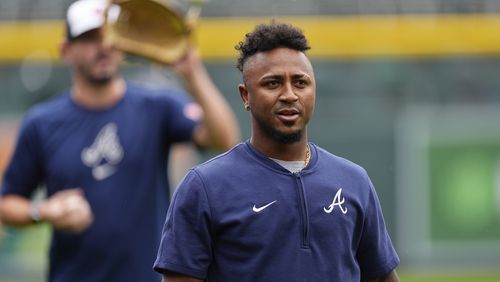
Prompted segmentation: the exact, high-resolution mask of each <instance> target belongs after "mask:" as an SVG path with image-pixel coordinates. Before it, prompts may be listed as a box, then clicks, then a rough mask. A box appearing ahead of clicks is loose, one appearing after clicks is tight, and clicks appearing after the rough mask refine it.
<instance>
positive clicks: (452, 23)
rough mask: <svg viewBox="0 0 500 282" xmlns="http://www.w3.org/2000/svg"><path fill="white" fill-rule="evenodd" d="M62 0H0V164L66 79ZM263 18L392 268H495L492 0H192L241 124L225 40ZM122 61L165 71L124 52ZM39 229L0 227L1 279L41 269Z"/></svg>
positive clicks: (27, 276) (441, 273)
mask: <svg viewBox="0 0 500 282" xmlns="http://www.w3.org/2000/svg"><path fill="white" fill-rule="evenodd" d="M70 2H71V1H67V0H43V1H42V0H37V1H35V0H1V1H0V175H1V171H2V168H3V167H4V166H5V162H6V161H7V159H8V158H9V152H10V149H11V147H12V142H13V141H14V138H15V134H16V129H17V126H18V123H19V120H20V119H21V118H22V116H23V114H24V113H25V112H26V111H27V110H28V109H29V108H30V107H31V106H32V105H33V104H34V103H37V102H40V101H43V100H46V99H48V98H50V97H51V96H54V95H56V94H57V93H58V92H59V91H61V90H63V89H65V88H66V87H68V86H69V85H70V74H69V73H68V70H67V69H66V68H65V67H64V66H63V65H62V63H61V61H60V59H59V57H58V44H59V43H60V41H61V39H62V38H63V34H64V32H63V26H64V24H63V18H64V12H65V10H66V7H67V6H68V4H69V3H70ZM184 4H185V2H184ZM273 18H274V19H277V20H278V21H283V22H289V23H293V24H295V25H297V26H299V27H301V28H302V29H303V30H304V31H305V33H306V36H308V38H309V40H310V43H311V45H312V49H311V50H310V52H309V55H310V58H311V59H312V61H313V64H314V67H315V74H316V79H317V88H318V89H317V91H318V92H317V93H318V97H317V106H316V112H315V116H314V117H313V121H312V122H311V124H310V127H309V135H310V139H311V141H312V142H314V143H316V144H318V145H320V146H322V147H324V148H326V149H328V150H329V151H331V152H333V153H335V154H337V155H340V156H343V157H346V158H348V159H351V160H353V161H355V162H357V163H358V164H360V165H362V166H363V167H365V168H366V170H367V171H368V173H369V174H370V176H371V178H372V180H373V182H374V184H375V187H376V188H377V191H378V193H379V197H380V200H381V203H382V207H383V210H384V214H385V218H386V223H387V226H388V229H389V232H390V234H391V237H392V239H393V241H394V242H395V244H396V247H397V250H398V253H399V254H400V257H401V260H402V263H401V266H400V268H399V269H398V272H399V273H400V276H401V280H402V281H445V282H446V281H470V282H481V281H500V0H303V1H299V0H297V1H290V0H273V1H268V0H252V1H249V0H210V1H209V2H206V3H204V4H203V6H202V13H201V17H200V19H199V21H198V24H197V29H196V32H195V35H194V42H195V44H196V45H197V46H199V49H200V51H201V54H202V55H203V58H204V59H205V62H206V64H207V67H208V69H209V71H210V74H211V75H212V77H213V79H214V81H215V83H216V84H217V85H218V86H219V88H220V89H221V90H222V92H223V93H224V94H225V96H226V98H227V99H228V100H229V102H230V103H231V105H232V106H233V108H234V110H235V112H236V114H237V117H238V120H239V122H240V125H241V127H242V132H243V136H244V138H248V137H249V134H250V132H249V121H248V113H247V112H246V111H244V109H243V106H242V103H241V101H240V98H239V94H238V91H237V88H236V85H237V84H238V83H239V82H240V78H239V73H238V71H237V70H236V68H235V66H234V65H235V58H236V56H237V54H236V51H235V50H234V45H236V43H237V42H238V41H239V40H241V39H242V38H243V36H244V34H245V33H246V32H248V31H250V30H251V29H252V28H253V26H254V25H255V24H256V23H263V22H269V21H270V20H271V19H273ZM123 73H124V75H125V76H126V77H128V78H130V79H132V80H140V81H142V82H147V83H171V82H172V80H171V78H172V74H171V73H170V72H169V71H168V70H166V69H162V68H159V67H157V66H149V65H147V64H146V63H144V62H143V61H140V60H139V61H138V60H136V59H135V58H131V59H129V60H128V62H127V63H126V64H125V67H124V69H123ZM207 157H208V156H207V155H200V156H199V157H198V160H197V161H202V160H204V159H206V158H207ZM181 159H182V156H181ZM176 164H178V163H175V164H174V166H175V165H176ZM182 173H183V171H182V170H181V171H179V172H177V174H178V175H174V177H173V178H172V181H173V182H175V181H176V180H177V179H178V178H179V177H180V176H181V175H182ZM49 236H50V234H49V230H48V228H47V226H44V225H41V226H36V227H29V228H25V229H13V228H7V227H3V229H1V230H0V281H2V282H27V281H42V280H43V277H44V275H45V268H46V264H47V260H46V251H47V242H48V240H49ZM110 243H111V242H110Z"/></svg>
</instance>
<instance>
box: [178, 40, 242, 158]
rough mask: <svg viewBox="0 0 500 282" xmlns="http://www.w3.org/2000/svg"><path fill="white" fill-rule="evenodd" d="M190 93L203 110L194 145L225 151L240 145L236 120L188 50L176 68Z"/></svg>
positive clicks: (201, 64) (197, 58)
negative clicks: (237, 144)
mask: <svg viewBox="0 0 500 282" xmlns="http://www.w3.org/2000/svg"><path fill="white" fill-rule="evenodd" d="M175 69H176V71H177V72H178V73H180V74H181V75H182V76H183V77H184V79H185V82H186V87H187V89H188V91H189V93H190V94H191V95H192V96H193V97H194V99H195V100H196V101H197V102H198V104H199V105H200V106H201V108H202V109H203V113H204V117H203V122H202V123H201V124H200V125H199V126H198V127H197V128H196V129H195V132H194V136H193V141H194V142H195V143H196V145H198V146H199V147H201V148H211V149H217V150H227V149H229V148H231V147H232V146H234V145H235V144H236V143H238V142H239V141H240V138H241V137H240V129H239V126H238V122H237V120H236V117H235V115H234V113H233V111H232V110H231V107H230V106H229V104H228V103H227V101H226V99H225V98H224V96H223V95H222V94H221V93H220V91H219V90H218V88H217V87H216V86H215V84H214V83H213V81H212V79H211V78H210V76H209V74H208V72H207V70H206V69H205V66H204V65H203V63H202V61H201V59H200V57H199V54H198V52H197V51H196V50H195V49H191V50H189V52H188V53H187V55H186V56H185V57H184V58H183V59H182V60H181V61H180V62H178V63H177V64H176V65H175Z"/></svg>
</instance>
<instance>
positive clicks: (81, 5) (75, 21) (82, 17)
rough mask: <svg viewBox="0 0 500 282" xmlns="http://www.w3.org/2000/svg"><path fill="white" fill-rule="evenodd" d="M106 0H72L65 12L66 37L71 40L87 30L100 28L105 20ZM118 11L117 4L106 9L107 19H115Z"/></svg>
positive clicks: (107, 2)
mask: <svg viewBox="0 0 500 282" xmlns="http://www.w3.org/2000/svg"><path fill="white" fill-rule="evenodd" d="M108 5H109V1H108V0H78V1H75V2H73V3H72V4H71V5H70V6H69V8H68V12H67V14H66V26H67V38H68V40H72V39H74V38H76V37H78V36H80V35H82V34H83V33H85V32H87V31H91V30H93V29H97V28H100V27H102V26H103V25H104V22H105V14H104V13H105V12H106V8H107V6H108ZM119 13H120V8H119V7H118V6H117V5H112V6H111V7H110V8H109V10H108V20H116V18H117V17H118V15H119Z"/></svg>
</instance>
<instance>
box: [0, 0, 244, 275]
mask: <svg viewBox="0 0 500 282" xmlns="http://www.w3.org/2000/svg"><path fill="white" fill-rule="evenodd" d="M107 2H108V1H106V0H80V1H76V2H74V3H73V4H72V5H71V6H70V7H69V9H68V12H67V19H66V23H67V40H66V42H64V43H63V44H62V47H61V54H62V58H63V60H64V62H65V63H66V64H67V65H68V66H69V68H70V70H71V73H72V79H73V86H72V88H71V89H69V90H67V91H66V92H64V93H63V94H62V95H60V96H58V97H56V98H54V99H52V100H50V101H47V102H44V103H42V104H40V105H37V106H35V107H34V108H33V109H31V110H30V111H29V113H27V115H26V117H25V119H24V121H23V123H22V126H21V128H20V133H19V137H18V140H17V144H16V148H15V151H14V153H13V157H12V160H11V162H10V164H9V166H8V168H7V171H6V174H5V177H4V179H3V187H2V189H1V190H2V197H1V199H0V216H1V220H2V221H3V223H5V224H8V225H14V226H24V225H29V224H33V223H36V222H47V223H48V224H50V225H51V226H52V227H53V234H52V240H51V245H50V261H49V262H50V266H49V271H48V279H47V280H48V281H53V282H56V281H64V282H67V281H72V282H77V281H87V282H88V281H96V282H97V281H107V282H109V281H137V282H139V281H140V282H149V281H160V280H161V276H160V275H158V274H157V273H155V272H154V271H153V270H152V268H151V265H152V263H153V262H154V259H155V255H156V250H157V247H158V244H159V240H160V232H161V227H162V224H163V220H164V217H165V212H166V210H167V208H168V204H169V187H168V180H167V175H166V173H167V160H168V155H169V149H170V147H171V145H172V144H174V143H177V142H185V141H192V142H193V143H194V144H196V145H197V146H198V147H200V148H213V149H228V148H230V147H231V146H233V145H234V144H236V143H237V142H238V141H239V138H240V137H239V129H238V126H237V121H236V119H235V117H234V114H233V113H232V111H231V110H230V108H229V106H228V104H227V102H226V101H225V99H224V98H223V96H222V95H221V93H219V90H218V89H217V88H216V86H215V85H214V84H213V82H212V81H211V79H210V77H209V75H208V73H207V71H206V69H205V67H204V66H203V64H202V62H201V60H200V58H199V56H198V54H197V53H196V51H195V50H193V49H191V50H189V51H188V52H187V55H186V56H185V57H184V58H182V59H181V61H179V62H178V63H177V64H176V65H175V68H176V70H177V71H178V72H180V73H181V74H182V77H183V78H184V80H185V83H186V89H189V94H190V97H189V95H186V94H185V93H184V91H183V90H181V89H160V88H158V87H149V88H148V87H144V86H140V85H136V84H134V83H131V82H129V81H125V80H124V79H123V78H122V77H121V76H120V74H119V65H120V62H121V61H122V57H123V54H122V52H121V51H119V50H117V49H115V48H114V47H112V46H107V45H105V44H103V36H102V33H101V30H100V28H101V27H102V25H103V23H104V10H105V7H106V5H107ZM145 32H146V31H145ZM192 100H194V101H192ZM39 184H43V185H44V186H45V188H46V192H47V193H46V194H47V199H46V200H44V201H41V202H33V201H32V200H31V196H32V194H33V192H34V191H35V189H36V188H37V187H38V186H39ZM28 267H29V266H28Z"/></svg>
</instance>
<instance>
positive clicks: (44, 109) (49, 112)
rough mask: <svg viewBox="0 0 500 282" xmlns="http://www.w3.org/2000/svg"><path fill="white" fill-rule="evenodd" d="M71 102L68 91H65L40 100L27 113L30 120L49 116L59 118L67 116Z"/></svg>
mask: <svg viewBox="0 0 500 282" xmlns="http://www.w3.org/2000/svg"><path fill="white" fill-rule="evenodd" d="M70 104H71V101H70V98H69V95H68V92H63V93H62V94H59V95H57V96H54V97H51V98H50V99H48V100H46V101H44V102H40V103H38V104H35V105H34V106H32V107H31V108H30V109H29V110H28V112H27V114H26V119H28V120H40V119H41V120H44V119H49V118H57V117H64V116H66V111H67V110H69V109H68V108H69V105H70Z"/></svg>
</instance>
